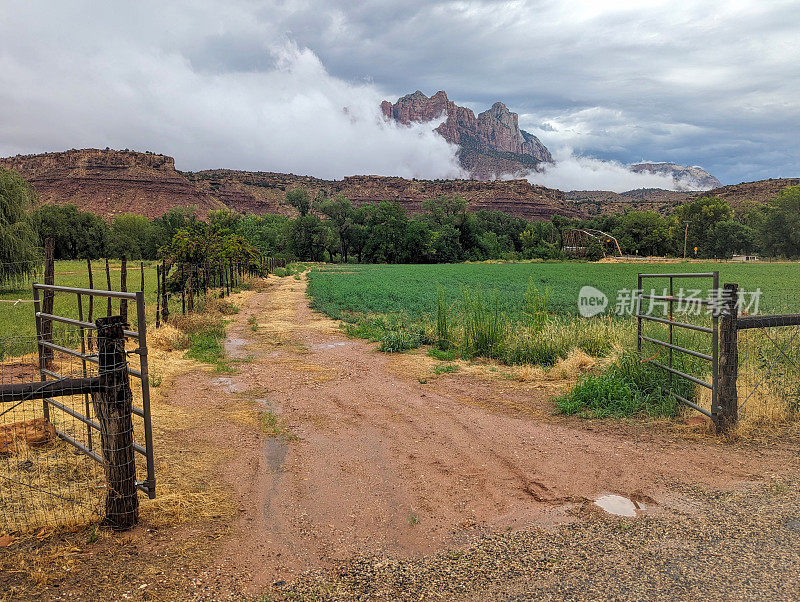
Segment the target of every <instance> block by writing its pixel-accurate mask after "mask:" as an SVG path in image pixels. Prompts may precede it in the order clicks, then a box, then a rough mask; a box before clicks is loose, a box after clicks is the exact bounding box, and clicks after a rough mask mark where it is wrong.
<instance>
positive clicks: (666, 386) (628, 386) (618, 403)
mask: <svg viewBox="0 0 800 602" xmlns="http://www.w3.org/2000/svg"><path fill="white" fill-rule="evenodd" d="M670 386H671V387H672V390H673V391H675V392H676V393H678V394H679V395H682V396H684V397H686V398H690V397H692V396H693V385H692V384H691V383H690V382H689V381H687V380H685V379H674V380H673V381H672V383H671V384H670V381H669V376H668V373H667V372H665V371H664V370H661V369H660V368H657V367H656V366H653V365H652V364H649V363H648V362H643V361H641V360H640V359H639V358H638V357H637V355H636V354H635V353H631V352H628V353H625V354H623V355H622V356H621V357H620V358H619V359H618V360H617V361H616V362H614V363H613V364H611V365H610V366H608V367H607V368H606V369H605V370H603V371H602V372H600V373H599V374H587V375H585V376H583V377H582V378H581V379H580V380H579V381H578V383H577V384H576V385H575V387H573V388H572V389H571V390H570V391H569V392H567V393H565V394H564V395H562V396H561V397H559V398H558V399H556V406H557V407H558V410H559V412H561V413H562V414H567V415H577V416H582V417H586V418H607V417H614V418H621V417H626V416H635V415H647V416H667V417H672V416H675V415H676V414H677V412H678V402H677V401H676V400H675V399H674V398H673V397H671V396H670V395H669V390H670Z"/></svg>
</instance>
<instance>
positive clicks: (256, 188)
mask: <svg viewBox="0 0 800 602" xmlns="http://www.w3.org/2000/svg"><path fill="white" fill-rule="evenodd" d="M186 177H187V178H188V179H189V180H190V181H191V182H192V183H193V184H194V185H195V186H196V187H197V188H198V189H199V190H201V191H203V193H205V194H208V195H209V196H211V197H213V198H214V199H215V200H217V201H219V202H222V203H224V204H225V205H226V206H228V207H230V208H231V209H234V210H236V211H241V212H249V213H256V214H264V213H281V214H284V215H293V214H294V210H293V209H291V208H290V207H287V206H286V205H285V204H284V199H285V197H286V191H288V190H292V189H294V188H299V187H303V188H305V189H306V190H308V191H309V192H310V193H311V195H312V197H315V196H316V195H317V194H320V193H321V194H323V195H325V196H334V195H336V194H342V195H344V196H346V197H347V198H348V199H350V200H351V201H352V202H353V203H354V204H355V205H360V204H362V203H369V202H380V201H397V202H398V203H400V204H401V205H402V206H403V207H404V208H405V209H406V211H407V212H408V213H417V212H419V211H421V210H422V202H423V201H424V200H426V199H431V198H436V197H438V196H441V195H452V194H454V195H458V196H460V197H462V198H464V199H465V200H466V201H467V206H468V208H469V210H470V211H478V210H480V209H487V210H498V211H504V212H506V213H508V214H510V215H514V216H517V217H522V218H525V219H530V220H546V219H549V218H550V217H551V216H552V215H554V214H560V215H565V216H569V217H577V216H578V211H577V210H576V209H575V207H574V205H573V204H572V203H570V202H568V201H567V200H566V198H565V196H564V193H563V192H561V191H560V190H553V189H550V188H545V187H543V186H536V185H534V184H530V183H529V182H528V181H527V180H493V181H477V180H407V179H405V178H398V177H385V176H349V177H346V178H344V179H343V180H320V179H318V178H312V177H308V176H295V175H291V174H278V173H271V172H247V171H233V170H209V171H200V172H195V173H187V174H186Z"/></svg>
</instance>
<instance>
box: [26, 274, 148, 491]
mask: <svg viewBox="0 0 800 602" xmlns="http://www.w3.org/2000/svg"><path fill="white" fill-rule="evenodd" d="M40 292H41V293H42V296H43V297H44V306H45V308H46V309H48V310H50V311H43V308H42V299H41V297H40ZM56 293H62V294H63V293H66V294H68V295H76V297H77V304H78V319H74V318H68V317H65V316H60V315H57V314H55V313H51V312H53V309H52V308H53V306H54V305H53V296H54V295H55V294H56ZM94 297H101V298H106V299H108V308H109V314H110V311H111V300H112V299H118V300H119V301H120V303H121V304H125V305H123V307H124V308H125V313H127V306H126V304H127V303H128V302H133V303H135V304H136V330H124V331H123V332H124V336H125V339H126V340H128V341H133V342H134V344H135V347H134V348H133V349H126V350H125V354H126V356H128V357H130V356H132V355H135V356H138V358H139V367H138V369H137V368H135V367H132V366H129V367H128V368H127V372H128V375H129V376H132V377H134V378H137V379H139V380H140V383H141V398H142V407H137V406H135V405H134V406H133V408H132V413H133V415H134V416H136V417H138V418H140V419H141V430H142V431H143V435H144V440H143V441H141V442H137V441H135V440H134V441H133V450H134V452H135V453H136V454H139V455H140V456H142V457H143V458H144V460H145V476H144V478H143V479H137V481H136V487H137V488H138V489H140V490H141V491H143V492H144V493H146V494H147V496H148V497H149V498H151V499H152V498H155V496H156V478H155V460H154V454H153V430H152V423H151V418H150V378H149V372H148V362H147V333H146V330H147V328H146V318H145V305H144V293H143V292H142V291H137V292H120V291H106V290H98V289H85V288H72V287H67V286H55V285H52V284H34V285H33V299H34V309H35V317H36V340H37V346H38V352H39V371H40V375H41V380H42V382H43V383H44V382H47V381H50V380H54V379H55V380H57V381H58V380H62V379H63V378H64V377H65V375H62V374H60V373H59V372H57V371H56V369H55V366H56V364H55V363H54V362H53V361H52V359H53V357H54V354H64V355H67V356H70V357H75V358H78V359H79V360H80V362H81V364H82V371H83V376H84V377H87V376H88V374H89V370H88V364H93V365H99V364H100V359H99V353H98V352H97V351H95V352H92V351H91V350H90V349H87V347H91V346H92V338H91V337H92V335H93V334H94V333H95V331H96V330H97V325H96V324H95V323H93V322H89V321H85V320H84V311H83V300H84V299H85V298H94ZM53 323H57V324H64V325H66V326H69V327H73V328H77V330H78V333H79V343H78V344H77V345H75V347H78V348H77V349H75V348H73V347H67V346H64V345H58V344H56V343H54V342H53V336H52V334H53ZM87 339H88V340H87ZM42 410H43V413H44V417H45V419H47V420H48V421H49V422H52V421H51V420H50V414H51V411H53V410H57V411H60V412H63V413H65V414H68V415H69V416H71V417H72V418H74V419H77V420H79V421H80V422H82V423H83V424H85V425H86V431H85V433H86V436H85V439H84V440H81V441H79V440H77V439H76V438H75V437H73V436H71V435H70V434H68V433H66V432H63V431H60V430H58V429H57V430H56V434H57V435H58V437H59V438H61V439H62V440H64V441H66V442H67V443H69V444H70V445H72V446H73V447H75V448H76V449H77V450H79V451H80V452H82V453H84V454H86V455H87V456H89V457H90V458H92V459H93V460H95V461H96V462H98V463H100V464H103V463H104V459H103V457H102V455H100V454H98V453H97V445H96V441H95V438H94V436H93V433H97V434H98V436H99V434H100V433H101V426H100V424H99V423H98V421H97V420H96V419H95V418H96V417H94V416H93V415H92V404H91V403H90V397H89V394H88V392H87V393H84V404H83V411H80V410H79V409H76V408H75V407H74V406H70V405H67V404H64V403H62V402H60V401H58V400H56V399H55V398H54V397H45V398H44V400H43V408H42Z"/></svg>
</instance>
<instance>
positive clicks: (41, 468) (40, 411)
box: [0, 328, 107, 532]
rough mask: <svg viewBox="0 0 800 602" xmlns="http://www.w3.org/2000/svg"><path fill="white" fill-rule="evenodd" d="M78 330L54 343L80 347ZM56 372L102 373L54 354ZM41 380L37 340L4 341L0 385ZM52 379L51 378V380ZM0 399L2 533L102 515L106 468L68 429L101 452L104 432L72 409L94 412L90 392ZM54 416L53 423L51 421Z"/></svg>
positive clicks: (0, 350) (55, 337)
mask: <svg viewBox="0 0 800 602" xmlns="http://www.w3.org/2000/svg"><path fill="white" fill-rule="evenodd" d="M80 336H81V335H80V330H79V329H65V328H60V329H58V330H57V331H56V332H55V333H54V335H53V342H54V343H56V344H58V345H61V346H63V347H66V348H71V349H80ZM51 369H52V370H53V371H54V372H57V373H59V374H60V375H62V376H63V377H75V378H81V377H85V376H88V377H92V376H97V366H96V365H94V364H91V363H87V364H86V366H85V367H84V363H83V362H82V361H81V360H80V359H79V358H76V357H72V356H69V355H67V354H63V353H55V354H54V355H53V358H52V360H51ZM39 380H40V372H39V358H38V354H37V352H36V340H35V337H34V338H33V339H31V338H30V337H20V338H5V339H4V340H2V341H0V384H3V385H9V384H19V383H33V382H36V381H39ZM49 380H52V379H49ZM56 401H57V402H58V403H59V404H61V405H62V406H63V407H64V408H67V410H61V409H58V408H56V407H55V406H52V405H51V406H50V407H49V411H46V410H45V402H43V401H42V400H39V399H37V400H33V399H27V400H22V401H14V402H4V403H0V508H1V509H2V512H0V531H7V532H15V531H27V530H31V529H36V528H39V527H44V526H63V525H69V524H75V523H86V522H89V521H92V520H96V519H97V518H99V516H100V515H101V513H102V507H103V500H104V498H105V494H106V491H107V484H106V478H105V475H104V470H103V467H102V466H101V465H100V464H99V463H98V462H96V461H95V460H94V459H92V458H91V457H90V456H88V455H86V454H85V453H83V452H81V451H79V450H78V449H77V448H76V447H75V446H73V445H71V444H69V443H67V442H66V441H65V440H64V439H63V438H62V437H60V436H59V434H58V433H62V434H64V435H66V436H68V437H70V438H72V439H73V440H75V441H77V442H79V443H81V444H82V445H84V446H86V447H87V449H90V450H96V453H97V454H99V455H101V454H102V451H101V449H100V434H99V433H98V432H97V431H95V430H94V429H91V428H90V427H89V426H88V425H87V424H85V423H84V422H83V421H82V420H80V419H78V418H77V417H76V416H73V415H71V414H70V413H69V410H72V411H73V412H74V413H75V414H78V415H86V416H89V417H91V416H92V415H93V410H92V400H91V395H88V394H82V393H80V392H79V391H75V392H74V393H72V394H67V395H64V396H59V397H58V399H57V400H56ZM48 414H49V420H48Z"/></svg>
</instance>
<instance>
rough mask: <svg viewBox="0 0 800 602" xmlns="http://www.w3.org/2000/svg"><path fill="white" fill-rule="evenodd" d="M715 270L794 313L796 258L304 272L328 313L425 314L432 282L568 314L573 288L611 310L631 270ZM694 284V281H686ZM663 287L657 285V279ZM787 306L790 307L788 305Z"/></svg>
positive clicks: (450, 292)
mask: <svg viewBox="0 0 800 602" xmlns="http://www.w3.org/2000/svg"><path fill="white" fill-rule="evenodd" d="M713 270H719V272H720V283H725V282H736V283H738V284H739V288H740V289H744V290H747V291H752V290H754V289H756V288H760V289H761V290H762V296H761V307H760V311H761V313H771V312H775V313H778V312H783V311H795V312H796V311H798V309H797V307H798V305H800V298H799V293H798V291H800V264H797V263H758V264H735V263H713V262H699V263H669V264H664V263H574V262H554V263H503V264H492V263H478V264H438V265H366V266H351V265H347V266H341V267H333V266H331V267H324V268H320V269H316V270H313V271H312V272H311V273H310V276H309V294H310V295H311V297H312V300H313V307H314V308H315V309H318V310H319V311H322V312H324V313H326V314H328V315H329V316H331V317H333V318H337V319H339V318H342V317H345V316H347V315H349V314H351V313H356V314H373V313H392V312H398V311H404V312H407V313H408V315H410V316H421V315H428V316H431V315H433V314H434V313H435V311H436V298H437V287H438V286H441V287H443V288H444V289H445V294H446V296H447V298H449V299H451V300H452V299H456V298H458V297H460V296H461V291H462V289H463V288H464V287H468V288H471V289H480V290H482V291H484V292H485V293H489V292H492V291H495V290H496V291H497V292H498V294H499V297H500V298H501V299H502V301H503V304H504V307H505V308H506V311H508V312H509V313H510V314H511V315H512V316H513V315H515V314H519V313H520V312H521V311H522V308H523V306H524V297H525V292H526V290H527V288H528V283H529V282H532V283H533V285H535V286H536V288H537V289H538V290H539V291H540V292H542V293H543V292H544V291H545V290H547V291H548V306H549V309H550V310H551V311H552V312H555V313H562V314H567V315H575V314H576V313H577V310H578V305H577V300H578V293H579V291H580V289H581V287H583V286H585V285H589V286H593V287H596V288H597V289H599V290H601V291H603V292H604V293H605V294H606V295H608V297H609V303H610V309H612V310H613V307H614V303H615V301H616V298H617V291H619V290H622V289H629V290H630V289H634V288H636V275H637V274H638V273H639V272H651V273H666V272H707V271H713ZM694 282H695V284H696V281H694ZM659 286H663V283H659ZM792 308H794V309H792Z"/></svg>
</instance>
